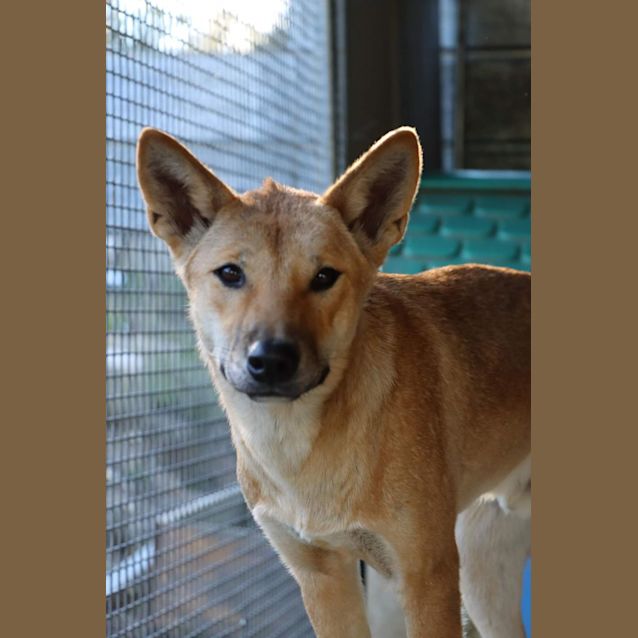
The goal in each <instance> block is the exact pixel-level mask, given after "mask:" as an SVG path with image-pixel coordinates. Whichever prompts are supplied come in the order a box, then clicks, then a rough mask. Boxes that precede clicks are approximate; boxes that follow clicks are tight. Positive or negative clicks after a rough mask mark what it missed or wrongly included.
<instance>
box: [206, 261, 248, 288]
mask: <svg viewBox="0 0 638 638" xmlns="http://www.w3.org/2000/svg"><path fill="white" fill-rule="evenodd" d="M213 272H214V273H215V274H216V275H217V277H218V279H219V280H220V281H221V282H222V283H223V284H224V286H227V287H228V288H241V287H242V286H243V285H244V281H245V280H246V278H245V277H244V271H243V270H242V269H241V268H240V267H239V266H237V265H236V264H225V265H224V266H222V267H221V268H218V269H217V270H214V271H213Z"/></svg>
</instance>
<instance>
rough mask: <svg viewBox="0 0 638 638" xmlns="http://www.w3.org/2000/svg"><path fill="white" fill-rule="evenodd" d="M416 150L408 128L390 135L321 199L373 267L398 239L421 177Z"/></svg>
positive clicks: (418, 146)
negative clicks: (342, 222)
mask: <svg viewBox="0 0 638 638" xmlns="http://www.w3.org/2000/svg"><path fill="white" fill-rule="evenodd" d="M421 164H422V159H421V144H420V143H419V137H418V135H417V134H416V131H415V130H414V129H413V128H409V127H402V128H398V129H395V130H394V131H390V133H388V134H387V135H385V136H384V137H382V138H381V139H380V140H379V141H378V142H376V143H375V144H374V145H373V146H372V147H371V148H370V150H368V151H367V152H366V153H364V154H363V155H362V156H361V157H360V158H359V159H358V160H357V161H356V162H355V163H354V164H352V166H350V168H349V169H348V170H347V171H346V172H345V173H344V174H343V175H342V176H341V177H340V178H339V179H338V180H337V181H336V182H335V183H334V184H333V185H332V186H331V187H330V188H329V189H328V190H327V191H326V192H325V193H324V194H323V196H322V200H323V201H324V202H325V203H326V204H328V205H330V206H332V207H333V208H336V209H337V210H338V211H339V212H340V213H341V215H342V217H343V220H344V222H345V223H346V225H347V226H348V228H349V229H350V230H351V232H352V233H353V235H354V237H355V239H356V241H357V243H358V244H359V246H360V247H361V250H362V251H363V252H364V254H365V255H366V256H368V258H369V259H370V260H371V261H372V262H373V263H374V264H375V265H376V266H377V267H378V266H380V265H381V264H382V263H383V260H384V258H385V256H386V254H387V252H388V250H389V249H390V247H391V246H392V245H393V244H396V243H397V242H398V241H400V239H401V238H402V237H403V233H404V231H405V227H406V225H407V222H408V214H409V212H410V207H411V206H412V202H413V201H414V197H415V195H416V192H417V189H418V185H419V178H420V176H421Z"/></svg>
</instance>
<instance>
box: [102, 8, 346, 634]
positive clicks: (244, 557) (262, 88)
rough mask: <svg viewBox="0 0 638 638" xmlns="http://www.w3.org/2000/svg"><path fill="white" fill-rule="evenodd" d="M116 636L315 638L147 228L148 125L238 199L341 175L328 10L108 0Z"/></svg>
mask: <svg viewBox="0 0 638 638" xmlns="http://www.w3.org/2000/svg"><path fill="white" fill-rule="evenodd" d="M106 10H107V28H106V37H107V51H106V67H107V74H106V101H107V121H106V128H107V150H106V152H107V155H106V176H107V180H106V182H107V192H106V202H107V211H106V221H107V244H106V252H107V271H106V284H107V315H106V324H107V326H106V327H107V335H106V368H107V371H106V373H107V374H106V376H107V422H106V437H107V468H106V482H107V485H106V489H107V529H106V535H107V555H106V568H107V578H106V625H107V636H109V637H112V638H116V637H124V636H126V637H131V638H133V637H139V638H142V637H144V638H147V637H152V636H157V637H159V636H162V637H164V638H177V637H179V638H195V637H197V638H204V637H209V636H211V637H212V636H214V637H216V638H217V637H219V638H221V637H223V636H227V637H233V638H236V637H242V638H244V637H246V638H248V637H253V636H254V637H257V636H268V637H276V636H285V637H286V638H288V637H293V638H294V637H295V636H299V637H302V636H312V635H313V634H312V630H311V628H310V626H309V624H308V621H307V619H306V615H305V612H304V609H303V605H302V602H301V598H300V596H299V592H298V588H297V586H296V584H295V583H294V581H293V580H292V578H291V577H290V576H289V574H288V573H287V572H286V570H285V569H284V568H283V567H282V566H281V564H280V562H279V560H278V558H277V557H276V555H275V554H274V552H273V551H272V549H271V548H270V547H269V545H268V544H267V542H266V541H265V539H264V538H263V537H262V535H261V533H260V532H259V530H257V529H256V528H255V526H254V524H253V522H252V520H251V517H250V514H249V513H248V511H247V509H246V507H245V505H244V502H243V499H242V497H241V494H240V492H239V488H238V486H237V484H236V482H235V474H234V467H235V460H234V452H233V448H232V445H231V442H230V439H229V434H228V426H227V423H226V421H225V418H224V415H223V413H222V411H221V409H220V408H219V406H218V404H217V401H216V398H215V395H214V392H213V390H212V387H211V384H210V381H209V378H208V375H207V373H206V372H205V370H204V366H203V365H202V363H201V361H200V360H199V357H198V355H197V352H196V348H195V340H194V336H193V334H192V328H191V326H190V324H189V322H188V320H187V314H186V298H185V294H184V292H183V290H182V288H181V284H180V283H179V281H178V280H177V278H176V277H175V275H174V274H173V270H172V267H171V264H170V260H169V258H168V254H167V252H166V249H165V247H164V246H163V245H162V244H161V242H159V240H157V239H155V238H153V237H152V236H151V234H150V233H149V232H148V230H147V227H146V219H145V214H144V210H143V206H142V201H141V199H140V195H139V192H138V187H137V183H136V178H135V168H134V151H135V141H136V138H137V135H138V134H139V131H140V128H141V127H143V126H155V127H158V128H161V129H163V130H166V131H168V132H169V133H171V134H173V135H175V136H176V137H177V138H178V139H180V140H182V141H183V142H184V143H186V144H187V145H188V146H189V147H190V148H191V149H192V150H193V151H194V153H195V154H196V155H198V156H199V157H200V158H201V159H202V160H203V161H204V162H205V163H206V164H208V165H209V166H211V168H213V170H214V171H215V172H216V173H217V174H218V175H219V176H220V177H221V178H222V179H224V180H225V181H227V182H228V183H229V184H231V185H232V186H233V187H234V188H236V189H237V190H239V191H242V190H246V189H249V188H253V187H255V186H257V185H258V184H259V183H260V182H261V181H262V179H263V178H264V177H266V176H272V177H273V178H274V179H276V180H278V181H281V182H284V183H287V184H290V185H292V186H298V187H301V188H307V189H311V190H319V191H321V190H322V189H324V188H325V187H326V186H327V185H328V184H329V183H330V181H331V179H332V177H333V148H332V139H333V135H332V115H331V89H330V87H331V82H330V71H329V69H330V65H329V45H330V37H329V16H328V3H327V2H316V1H314V0H260V2H250V1H240V0H234V1H233V2H230V1H213V0H211V1H210V2H205V3H204V2H197V1H196V0H190V1H184V0H182V1H181V2H180V1H177V0H154V1H153V2H147V1H144V0H109V1H108V2H107V5H106Z"/></svg>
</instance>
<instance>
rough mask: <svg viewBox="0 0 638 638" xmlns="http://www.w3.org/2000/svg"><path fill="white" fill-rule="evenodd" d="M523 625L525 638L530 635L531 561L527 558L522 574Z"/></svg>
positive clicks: (529, 637)
mask: <svg viewBox="0 0 638 638" xmlns="http://www.w3.org/2000/svg"><path fill="white" fill-rule="evenodd" d="M521 612H522V614H523V625H524V627H525V634H526V635H527V638H531V635H532V561H531V560H530V559H529V558H528V559H527V562H526V563H525V571H524V572H523V596H522V600H521Z"/></svg>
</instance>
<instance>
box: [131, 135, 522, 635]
mask: <svg viewBox="0 0 638 638" xmlns="http://www.w3.org/2000/svg"><path fill="white" fill-rule="evenodd" d="M420 172H421V151H420V146H419V143H418V138H417V136H416V134H415V132H414V131H413V130H412V129H408V128H402V129H398V130H397V131H394V132H392V133H390V134H388V135H387V136H385V137H384V138H382V139H381V140H380V141H379V142H377V143H376V144H375V145H374V146H373V147H372V148H371V150H370V151H368V152H367V153H366V154H365V155H364V156H362V158H360V159H359V160H358V161H357V162H356V163H355V164H354V165H353V166H352V167H351V169H349V170H348V171H347V172H346V173H345V175H344V176H342V177H341V178H340V179H339V180H338V181H337V182H336V183H335V185H334V186H332V187H331V188H330V189H328V191H327V192H326V193H324V195H323V196H317V195H315V194H312V193H307V192H303V191H298V190H295V189H291V188H287V187H285V186H281V185H278V184H276V183H274V182H273V181H272V180H267V181H266V182H265V183H264V185H263V186H262V187H261V188H260V189H257V190H255V191H250V192H248V193H245V194H243V195H239V194H236V193H234V192H233V191H232V189H230V188H229V187H227V186H225V185H224V184H223V183H222V182H220V180H219V179H218V178H216V177H215V176H214V175H213V174H212V173H210V172H209V171H208V169H206V168H205V167H203V166H202V165H201V164H199V162H197V160H195V158H194V157H193V156H192V155H191V154H190V153H189V152H188V151H186V150H185V149H183V147H181V146H180V145H179V144H178V142H176V141H175V140H173V139H172V138H170V137H169V136H167V135H165V134H163V133H161V132H159V131H155V130H150V129H147V130H145V131H143V132H142V134H141V136H140V141H139V146H138V174H139V181H140V186H141V188H142V192H143V194H144V197H145V199H146V202H147V205H148V209H149V223H150V225H151V229H152V230H153V232H154V233H155V234H157V235H158V236H160V237H161V238H162V239H164V240H165V241H166V242H167V243H168V245H169V247H170V249H171V251H172V254H173V257H174V260H175V266H176V270H177V272H178V274H179V276H180V277H181V278H182V280H183V282H184V284H185V286H186V289H187V291H188V296H189V300H190V309H191V316H192V319H193V323H194V326H195V329H196V332H197V335H198V339H199V344H200V348H201V352H202V356H203V359H204V361H205V362H206V364H207V366H208V368H209V370H210V373H211V377H212V379H213V381H214V383H215V386H216V388H217V390H218V392H219V395H220V399H221V402H222V404H223V405H224V408H225V409H226V411H227V414H228V418H229V421H230V425H231V433H232V437H233V441H234V444H235V446H236V449H237V475H238V480H239V482H240V485H241V487H242V490H243V492H244V496H245V498H246V501H247V503H248V505H249V507H250V508H251V511H252V513H253V515H254V517H255V519H256V521H257V522H258V523H259V525H260V526H261V527H262V529H263V530H264V532H265V534H266V535H267V536H268V538H269V539H270V541H271V543H272V544H273V545H274V547H275V548H276V549H277V550H278V552H279V554H280V555H281V558H282V560H283V561H284V563H285V564H286V565H287V566H288V567H289V568H290V570H291V572H292V573H293V575H294V576H295V578H296V579H297V581H298V582H299V585H300V587H301V591H302V595H303V598H304V602H305V605H306V609H307V611H308V614H309V616H310V619H311V621H312V623H313V626H314V628H315V631H316V633H317V635H318V636H319V637H320V638H341V637H346V636H348V637H350V636H352V637H357V638H359V637H366V636H369V635H370V633H369V628H368V623H367V620H366V615H365V609H364V604H363V597H362V591H361V586H360V583H359V579H358V575H357V560H358V559H363V560H366V561H367V562H369V563H370V564H371V565H372V566H373V567H375V568H376V569H378V570H379V572H380V573H382V574H384V575H385V576H386V577H388V578H389V579H391V580H392V581H393V582H394V583H395V584H396V586H397V587H398V590H399V592H400V596H401V601H402V606H403V610H404V613H405V616H406V626H407V632H408V636H409V638H425V637H426V636H427V637H428V638H460V636H461V625H460V595H459V554H458V551H457V546H456V543H455V523H456V519H457V514H458V513H460V512H462V511H463V510H464V509H466V508H467V507H468V506H470V505H471V504H472V503H473V502H475V501H476V499H477V498H479V497H480V496H481V495H483V494H486V493H490V492H491V491H493V496H492V498H495V499H500V500H499V502H501V501H502V502H504V503H507V502H511V503H514V504H515V505H517V506H518V504H519V501H520V499H519V496H518V495H517V494H515V492H516V490H517V489H519V488H520V487H521V485H522V484H525V485H523V489H525V488H526V481H527V478H526V477H522V475H521V473H520V472H519V474H517V475H516V476H515V478H514V479H508V476H509V475H510V474H511V473H512V472H514V471H515V469H516V468H517V467H518V466H520V464H521V463H524V462H525V459H526V458H527V457H528V455H529V450H530V277H529V275H528V274H525V273H520V272H516V271H513V270H509V269H504V268H492V267H488V266H479V265H469V266H457V267H447V268H441V269H436V270H431V271H429V272H426V273H423V274H420V275H416V276H405V275H388V274H379V273H378V272H377V269H378V266H379V265H380V264H381V263H382V261H383V259H384V257H385V255H386V254H387V251H388V250H389V248H390V247H391V246H392V245H393V244H394V243H396V242H397V241H399V240H400V239H401V237H402V236H403V233H404V231H405V227H406V224H407V220H408V212H409V209H410V206H411V204H412V201H413V199H414V196H415V193H416V190H417V187H418V183H419V176H420ZM226 263H235V264H238V265H239V266H241V268H242V269H243V270H244V273H245V277H246V284H245V285H244V286H243V287H242V288H241V289H229V288H225V287H224V286H223V285H222V284H221V283H220V282H219V281H218V280H217V278H216V277H215V276H214V275H213V274H212V273H213V271H215V269H217V268H219V267H220V266H222V265H224V264H226ZM325 266H330V267H332V268H335V269H336V270H338V271H340V272H341V273H342V275H341V276H340V278H339V279H338V280H337V282H336V283H335V285H334V286H333V287H332V288H330V289H329V290H327V291H324V292H321V293H316V292H314V291H312V290H310V289H309V282H310V281H311V280H312V278H313V277H314V275H315V274H316V272H317V271H318V270H319V269H320V268H323V267H325ZM256 334H257V335H262V334H266V335H269V336H274V337H286V338H292V339H294V340H295V342H296V343H298V344H299V348H300V352H301V359H300V365H299V370H298V373H297V376H296V379H295V383H297V385H298V387H299V388H300V392H301V390H303V389H304V388H307V391H303V392H301V394H300V396H299V397H298V398H296V399H294V400H288V401H286V400H266V401H260V402H257V401H255V400H253V399H251V398H249V396H248V395H247V394H246V393H245V390H243V389H242V388H243V385H242V384H245V383H247V382H248V381H247V380H246V375H247V373H246V372H245V359H246V350H247V348H248V346H249V344H250V342H251V340H252V339H254V338H255V335H256ZM322 369H329V374H328V376H327V377H326V378H325V380H323V382H320V381H321V370H322ZM317 383H319V384H318V385H317ZM527 471H529V468H527ZM484 638H489V637H488V636H484Z"/></svg>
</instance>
